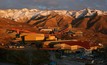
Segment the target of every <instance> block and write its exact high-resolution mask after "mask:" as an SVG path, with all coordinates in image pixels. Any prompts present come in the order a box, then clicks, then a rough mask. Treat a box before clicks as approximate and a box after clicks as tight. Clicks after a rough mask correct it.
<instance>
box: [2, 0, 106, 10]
mask: <svg viewBox="0 0 107 65" xmlns="http://www.w3.org/2000/svg"><path fill="white" fill-rule="evenodd" d="M106 6H107V0H94V1H93V0H0V8H1V9H6V8H9V9H10V8H40V9H67V10H71V9H72V10H80V9H84V8H87V7H88V8H92V9H100V10H107V8H106Z"/></svg>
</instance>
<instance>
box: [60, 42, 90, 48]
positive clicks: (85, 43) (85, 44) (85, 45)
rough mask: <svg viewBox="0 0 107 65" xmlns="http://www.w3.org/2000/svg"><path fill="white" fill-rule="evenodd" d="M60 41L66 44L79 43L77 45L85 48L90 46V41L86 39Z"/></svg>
mask: <svg viewBox="0 0 107 65" xmlns="http://www.w3.org/2000/svg"><path fill="white" fill-rule="evenodd" d="M60 43H65V44H68V45H71V46H72V45H79V46H82V47H84V48H86V49H89V48H90V42H88V41H64V42H60Z"/></svg>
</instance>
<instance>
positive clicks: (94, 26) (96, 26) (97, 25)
mask: <svg viewBox="0 0 107 65" xmlns="http://www.w3.org/2000/svg"><path fill="white" fill-rule="evenodd" d="M72 25H73V26H74V27H76V28H84V29H91V30H93V31H95V32H101V33H104V34H107V15H100V16H98V15H94V16H92V17H83V18H79V19H75V20H73V22H72Z"/></svg>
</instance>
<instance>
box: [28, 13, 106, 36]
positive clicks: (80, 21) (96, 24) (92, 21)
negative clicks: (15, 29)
mask: <svg viewBox="0 0 107 65" xmlns="http://www.w3.org/2000/svg"><path fill="white" fill-rule="evenodd" d="M27 23H28V24H30V25H32V26H37V27H62V28H63V27H65V28H66V25H69V24H71V25H72V26H73V27H74V28H82V29H86V30H93V31H95V32H101V33H103V34H107V15H98V14H97V13H95V14H94V15H93V16H88V17H87V16H86V17H81V18H73V17H72V16H71V17H70V16H64V15H59V14H57V13H51V14H50V15H47V16H40V15H39V16H36V17H34V18H32V19H31V20H29V21H28V22H27Z"/></svg>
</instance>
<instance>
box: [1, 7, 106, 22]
mask: <svg viewBox="0 0 107 65" xmlns="http://www.w3.org/2000/svg"><path fill="white" fill-rule="evenodd" d="M52 11H54V12H56V13H58V14H59V15H67V16H73V17H75V18H80V17H85V16H92V15H93V14H94V13H97V14H98V15H106V14H107V12H104V11H101V10H91V9H88V8H86V9H83V10H80V11H67V10H38V9H27V8H23V9H7V10H0V17H2V18H9V19H11V20H14V21H18V22H26V21H27V20H29V19H30V18H32V17H34V16H35V15H37V14H40V15H42V16H47V15H49V14H51V13H52Z"/></svg>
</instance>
